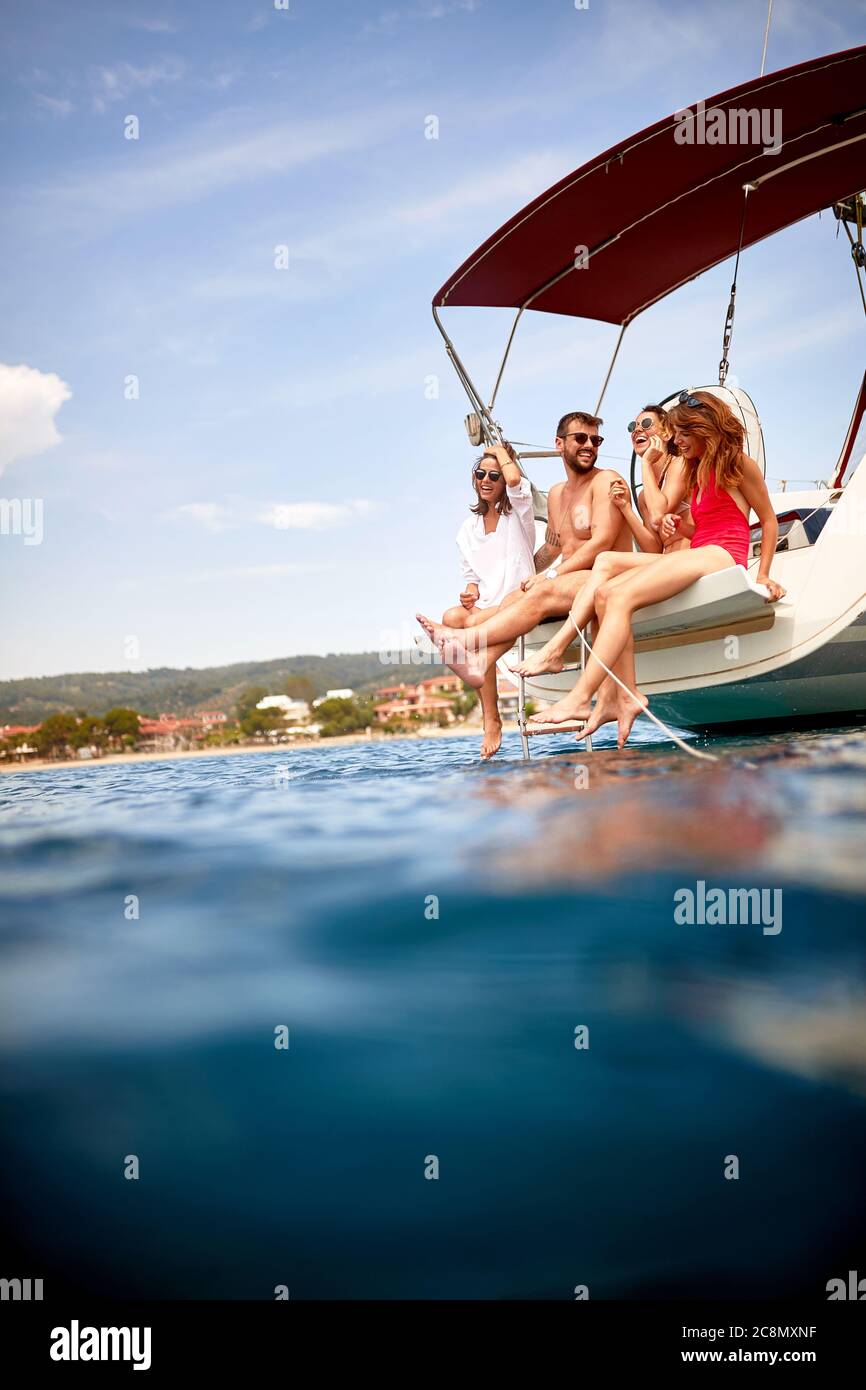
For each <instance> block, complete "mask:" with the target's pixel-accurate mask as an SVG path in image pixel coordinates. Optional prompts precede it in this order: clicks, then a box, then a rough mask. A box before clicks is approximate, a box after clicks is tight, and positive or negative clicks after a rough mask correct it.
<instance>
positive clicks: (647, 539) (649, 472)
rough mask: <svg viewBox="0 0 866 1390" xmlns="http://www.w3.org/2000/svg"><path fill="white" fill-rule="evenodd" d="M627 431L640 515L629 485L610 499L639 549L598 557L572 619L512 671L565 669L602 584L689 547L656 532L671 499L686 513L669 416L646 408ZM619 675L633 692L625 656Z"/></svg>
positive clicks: (615, 488) (613, 488) (614, 486)
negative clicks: (636, 467)
mask: <svg viewBox="0 0 866 1390" xmlns="http://www.w3.org/2000/svg"><path fill="white" fill-rule="evenodd" d="M628 431H629V434H630V435H631V442H632V448H633V449H634V451H635V453H636V454H637V456H638V458H639V459H640V460H641V477H642V482H643V488H642V491H641V494H640V496H639V497H638V512H635V511H634V509H633V507H632V505H631V495H630V493H629V489H628V485H627V484H626V483H625V482H623V480H622V479H621V478H617V479H616V480H615V481H614V482H612V483H611V485H610V496H611V499H612V501H613V502H614V503H615V505H616V506H617V507H619V509H620V511H621V512H622V514H623V516H624V518H625V522H626V525H627V526H628V528H629V530H630V531H631V533H632V535H633V537H634V539H635V541H636V542H637V544H638V545H639V546H640V550H639V551H615V550H605V551H603V552H602V554H601V555H599V556H598V558H597V559H596V561H595V564H594V565H593V567H592V573H591V574H590V577H589V579H588V580H587V582H586V584H584V586H583V588H582V589H581V590H580V592H579V593H578V594H577V595H576V597H575V600H574V603H573V605H572V608H571V614H570V615H569V617H568V618H566V620H565V622H564V623H563V625H562V627H561V628H560V629H559V631H558V632H557V634H556V636H555V637H552V638H551V639H550V641H549V642H546V643H545V645H544V646H543V647H542V648H541V649H540V650H539V651H537V652H536V653H535V654H534V655H533V656H531V657H528V658H527V660H526V661H522V662H520V663H519V664H518V665H516V666H513V667H512V668H511V669H512V670H513V671H514V672H515V673H516V674H517V675H519V676H541V675H545V674H546V673H548V672H552V671H561V670H562V669H563V666H564V664H565V653H566V651H567V650H568V648H569V647H570V646H571V644H572V642H573V641H574V638H575V627H578V628H583V627H586V626H587V624H588V623H589V622H590V621H591V619H592V617H593V615H594V613H595V594H596V591H597V590H598V589H599V588H600V586H601V585H602V584H605V583H607V581H608V580H610V579H613V578H615V576H616V575H618V574H622V573H623V572H624V571H625V570H630V569H635V568H637V567H638V566H640V565H644V564H647V563H648V562H649V561H651V560H657V559H658V558H659V556H660V555H662V554H666V553H667V552H668V551H671V550H683V549H686V548H687V547H688V544H689V542H688V539H687V538H686V537H685V536H683V535H672V536H671V537H670V540H669V541H665V540H663V539H662V538H661V537H660V533H659V527H660V526H661V524H662V520H663V518H664V517H665V516H666V515H667V514H669V513H671V512H672V510H673V508H674V505H675V504H674V498H675V497H676V498H678V499H679V502H678V511H680V512H687V511H688V509H689V504H688V502H686V501H685V500H684V486H683V470H684V467H685V465H684V463H683V460H682V459H681V458H680V457H679V456H678V455H676V454H675V453H672V452H671V449H672V448H675V446H674V445H673V443H672V438H673V430H672V428H671V425H670V421H669V418H668V412H667V411H666V410H665V409H663V407H662V406H660V405H645V406H644V408H643V410H642V411H640V412H639V413H638V416H637V418H636V419H634V420H631V421H630V422H629V425H628ZM617 674H618V675H620V677H621V679H623V680H624V681H625V683H626V684H627V685H628V686H629V688H630V689H634V669H633V658H632V662H631V666H629V660H628V656H627V657H626V662H625V671H624V674H622V673H620V672H617ZM629 677H631V679H629ZM605 693H606V694H610V696H611V700H612V703H614V704H616V703H617V702H618V695H617V693H616V691H615V689H614V690H611V691H610V692H605ZM636 717H637V710H636V709H634V708H632V709H631V710H630V722H629V728H630V727H631V724H632V723H634V720H635V718H636ZM626 737H627V733H626Z"/></svg>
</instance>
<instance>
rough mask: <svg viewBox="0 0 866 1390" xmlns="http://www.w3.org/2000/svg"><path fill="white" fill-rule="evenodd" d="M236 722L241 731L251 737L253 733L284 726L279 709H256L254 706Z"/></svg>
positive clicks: (261, 732) (263, 732) (266, 731)
mask: <svg viewBox="0 0 866 1390" xmlns="http://www.w3.org/2000/svg"><path fill="white" fill-rule="evenodd" d="M259 698H261V697H259ZM238 722H239V725H240V730H241V733H242V734H246V735H247V737H251V736H252V735H253V734H266V733H268V731H269V730H270V729H282V728H283V727H284V726H285V719H284V718H283V711H282V710H281V709H256V708H255V706H253V708H252V709H251V710H249V711H248V712H247V713H246V714H245V715H244V717H243V719H241V720H239V721H238Z"/></svg>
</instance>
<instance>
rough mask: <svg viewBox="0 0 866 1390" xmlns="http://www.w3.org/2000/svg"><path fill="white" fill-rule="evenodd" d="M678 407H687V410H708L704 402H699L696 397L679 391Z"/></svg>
mask: <svg viewBox="0 0 866 1390" xmlns="http://www.w3.org/2000/svg"><path fill="white" fill-rule="evenodd" d="M678 404H679V405H687V406H688V408H689V410H709V406H708V405H707V403H706V401H699V400H698V398H697V396H692V395H690V394H689V392H688V391H681V392H680V394H679V401H678Z"/></svg>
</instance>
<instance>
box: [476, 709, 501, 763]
mask: <svg viewBox="0 0 866 1390" xmlns="http://www.w3.org/2000/svg"><path fill="white" fill-rule="evenodd" d="M501 744H502V722H501V720H498V719H497V720H496V722H495V723H494V722H493V721H491V722H490V724H485V725H484V737H483V739H482V740H481V757H482V758H483V759H485V760H486V759H487V758H492V757H493V755H494V753H498V752H499V749H500V747H501Z"/></svg>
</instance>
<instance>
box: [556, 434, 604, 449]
mask: <svg viewBox="0 0 866 1390" xmlns="http://www.w3.org/2000/svg"><path fill="white" fill-rule="evenodd" d="M562 437H563V439H576V440H577V442H578V444H585V443H586V441H587V440H589V442H590V444H591V445H592V447H593V449H598V448H599V447H600V446H601V445H602V444H603V443H604V435H603V434H584V432H583V430H573V431H572V432H571V434H564V435H563V436H562Z"/></svg>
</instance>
